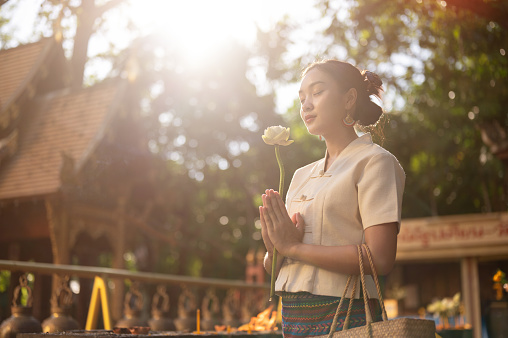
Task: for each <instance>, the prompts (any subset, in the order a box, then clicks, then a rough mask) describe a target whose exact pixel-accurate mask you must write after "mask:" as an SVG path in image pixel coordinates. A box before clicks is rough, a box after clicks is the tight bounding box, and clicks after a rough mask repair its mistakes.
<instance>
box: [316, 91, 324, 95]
mask: <svg viewBox="0 0 508 338" xmlns="http://www.w3.org/2000/svg"><path fill="white" fill-rule="evenodd" d="M323 92H324V90H320V91H319V92H316V93H314V96H318V95H319V94H322V93H323Z"/></svg>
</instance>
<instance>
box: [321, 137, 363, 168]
mask: <svg viewBox="0 0 508 338" xmlns="http://www.w3.org/2000/svg"><path fill="white" fill-rule="evenodd" d="M357 138H358V135H357V134H356V131H355V130H354V128H348V129H346V130H345V131H343V130H341V132H340V133H337V134H335V135H332V136H329V137H325V142H326V151H327V153H328V154H327V157H326V161H325V171H326V170H328V169H329V168H330V166H331V165H332V163H333V162H334V161H335V160H336V159H337V157H339V155H340V153H342V151H343V150H344V149H346V147H347V146H348V145H349V144H350V143H351V142H353V141H354V140H355V139H357Z"/></svg>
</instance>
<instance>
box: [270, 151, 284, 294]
mask: <svg viewBox="0 0 508 338" xmlns="http://www.w3.org/2000/svg"><path fill="white" fill-rule="evenodd" d="M275 157H276V158H277V163H278V164H279V172H280V176H279V195H280V197H282V200H284V174H285V173H284V164H283V163H282V160H281V158H280V151H279V145H278V144H276V145H275ZM276 269H277V249H275V247H274V248H273V260H272V275H271V280H270V301H272V300H273V296H274V295H275V279H276V278H275V272H276Z"/></svg>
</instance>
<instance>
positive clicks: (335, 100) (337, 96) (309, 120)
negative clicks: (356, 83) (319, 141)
mask: <svg viewBox="0 0 508 338" xmlns="http://www.w3.org/2000/svg"><path fill="white" fill-rule="evenodd" d="M299 96H300V103H301V109H300V116H301V118H302V120H303V122H304V123H305V125H306V126H307V130H308V131H309V133H311V134H313V135H323V136H324V137H325V138H326V135H327V134H329V133H336V132H337V131H338V128H343V124H342V119H343V118H344V117H345V116H346V110H345V106H346V99H345V96H346V95H345V94H344V93H343V90H342V89H341V88H339V85H338V84H337V82H336V81H335V80H334V79H333V78H332V77H331V76H330V75H328V74H327V73H325V72H323V71H321V70H319V69H317V68H314V69H311V70H310V71H309V72H308V73H307V74H306V75H305V77H304V78H303V80H302V83H301V85H300V91H299Z"/></svg>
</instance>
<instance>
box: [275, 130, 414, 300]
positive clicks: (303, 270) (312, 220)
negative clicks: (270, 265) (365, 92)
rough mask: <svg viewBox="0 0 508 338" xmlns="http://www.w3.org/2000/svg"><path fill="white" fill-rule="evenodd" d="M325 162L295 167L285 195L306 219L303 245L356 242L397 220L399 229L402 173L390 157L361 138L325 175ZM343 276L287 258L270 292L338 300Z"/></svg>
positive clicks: (294, 210) (291, 208) (291, 207)
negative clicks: (365, 232) (365, 233)
mask: <svg viewBox="0 0 508 338" xmlns="http://www.w3.org/2000/svg"><path fill="white" fill-rule="evenodd" d="M325 159H326V157H325V158H323V159H321V160H319V161H316V162H314V163H311V164H309V165H307V166H304V167H302V168H300V169H298V170H297V171H296V172H295V174H294V175H293V179H292V181H291V184H290V186H289V190H288V193H287V197H286V205H287V209H288V212H289V215H290V216H291V215H293V214H294V213H297V212H300V213H301V215H302V216H303V219H304V220H305V225H306V226H305V235H304V237H303V242H304V243H306V244H314V245H329V246H340V245H351V244H361V243H362V242H364V237H363V230H364V229H366V228H368V227H370V226H373V225H378V224H383V223H391V222H398V224H399V229H400V215H401V205H402V194H403V191H404V182H405V174H404V170H403V169H402V167H401V166H400V164H399V162H398V161H397V159H396V158H395V156H393V155H392V154H391V153H389V152H388V151H387V150H385V149H383V148H382V147H380V146H379V145H377V144H375V143H373V142H372V138H371V136H370V134H364V135H362V136H361V137H359V138H357V139H355V140H354V141H352V142H351V143H350V144H349V145H348V146H347V147H346V148H345V149H344V150H343V151H342V152H341V153H340V154H339V156H338V157H337V158H336V159H335V161H334V162H333V163H332V164H331V166H330V168H329V169H328V170H327V171H326V172H325V171H324V166H325ZM374 261H375V257H374ZM347 278H348V276H347V275H343V274H339V273H336V272H332V271H329V270H325V269H322V268H318V267H316V266H313V265H309V264H306V263H304V262H301V261H297V260H295V259H291V258H288V257H286V258H285V259H284V262H283V265H282V268H281V270H280V273H279V275H278V277H277V281H276V285H275V289H276V291H287V292H299V291H307V292H310V293H312V294H315V295H327V296H335V297H340V296H342V292H343V290H344V288H345V286H346V281H347ZM366 280H367V291H368V293H369V295H370V297H372V298H377V292H376V288H375V285H374V283H373V281H372V279H371V278H367V279H366ZM358 289H359V288H358ZM349 294H350V293H348V296H349ZM358 297H359V290H357V293H356V296H355V298H358Z"/></svg>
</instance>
